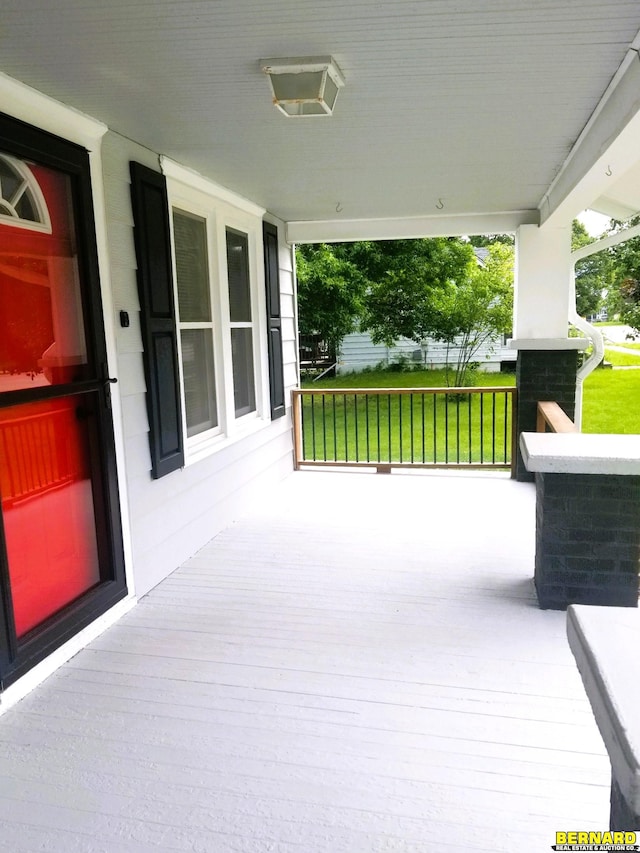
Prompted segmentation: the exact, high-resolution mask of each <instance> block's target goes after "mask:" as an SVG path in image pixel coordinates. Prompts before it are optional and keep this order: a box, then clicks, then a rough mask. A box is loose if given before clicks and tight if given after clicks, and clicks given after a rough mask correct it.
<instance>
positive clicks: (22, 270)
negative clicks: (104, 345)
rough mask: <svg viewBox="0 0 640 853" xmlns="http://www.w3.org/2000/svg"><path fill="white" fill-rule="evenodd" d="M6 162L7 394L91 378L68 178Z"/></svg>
mask: <svg viewBox="0 0 640 853" xmlns="http://www.w3.org/2000/svg"><path fill="white" fill-rule="evenodd" d="M15 162H16V163H17V161H15ZM0 163H2V169H0V393H2V392H4V391H16V390H20V389H24V388H29V389H32V388H36V387H40V386H47V385H58V384H65V383H68V382H76V381H79V380H84V379H87V378H89V371H88V366H87V347H86V341H85V334H84V316H83V306H82V299H81V293H80V277H79V268H78V252H77V240H76V223H75V221H74V216H73V207H72V199H71V188H70V182H69V178H68V176H67V175H64V174H62V173H61V172H57V171H54V170H52V169H48V168H45V167H44V166H39V165H34V164H26V163H21V164H20V169H21V172H20V174H19V175H18V177H16V173H15V169H14V174H13V176H12V175H11V170H10V168H9V165H10V161H9V159H8V158H7V156H6V155H4V154H3V153H2V151H0ZM12 168H13V167H12ZM19 178H21V179H22V184H19V183H18V179H19ZM37 199H40V200H41V201H40V202H39V208H41V209H38V210H36V207H37V206H38V205H36V201H37ZM28 220H33V222H30V223H28V222H27V221H28ZM29 225H30V226H31V227H28V226H29Z"/></svg>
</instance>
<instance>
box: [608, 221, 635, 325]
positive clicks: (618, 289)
mask: <svg viewBox="0 0 640 853" xmlns="http://www.w3.org/2000/svg"><path fill="white" fill-rule="evenodd" d="M638 224H640V217H639V216H637V217H635V218H634V219H632V220H630V221H629V222H627V223H624V224H623V223H621V222H614V223H613V227H612V228H611V231H610V233H612V234H616V233H618V232H620V231H623V230H625V229H627V228H630V227H632V226H633V225H638ZM611 256H612V266H613V274H612V275H611V288H610V290H611V293H610V296H609V298H608V303H609V305H610V307H611V311H612V313H619V314H620V319H621V320H622V321H623V322H625V323H628V324H629V325H630V326H631V327H632V328H634V329H635V330H636V331H640V237H632V238H631V239H630V240H627V241H625V242H624V243H619V244H618V245H617V246H614V248H613V249H612V250H611Z"/></svg>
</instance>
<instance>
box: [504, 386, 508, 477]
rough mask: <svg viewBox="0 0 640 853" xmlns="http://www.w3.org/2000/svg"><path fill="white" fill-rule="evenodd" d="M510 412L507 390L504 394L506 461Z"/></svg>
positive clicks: (505, 459) (505, 456) (505, 458)
mask: <svg viewBox="0 0 640 853" xmlns="http://www.w3.org/2000/svg"><path fill="white" fill-rule="evenodd" d="M508 413H509V407H508V406H507V392H506V391H505V394H504V457H503V459H504V461H505V462H506V461H507V435H508V432H509V430H508V427H507V417H508Z"/></svg>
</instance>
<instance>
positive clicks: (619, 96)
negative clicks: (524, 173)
mask: <svg viewBox="0 0 640 853" xmlns="http://www.w3.org/2000/svg"><path fill="white" fill-rule="evenodd" d="M639 48H640V34H639V35H638V36H636V38H635V39H634V41H633V43H632V44H631V46H630V48H629V50H628V51H627V53H626V55H625V58H624V60H623V61H622V63H621V65H620V68H619V69H618V71H617V73H616V74H615V76H614V77H613V79H612V80H611V83H610V84H609V86H608V87H607V89H606V91H605V93H604V94H603V96H602V98H601V99H600V102H599V104H598V106H597V107H596V109H595V110H594V112H593V114H592V116H591V118H590V119H589V121H588V122H587V124H586V125H585V127H584V129H583V131H582V133H581V134H580V136H579V137H578V139H577V141H576V143H575V145H574V146H573V148H572V150H571V152H570V154H569V156H568V157H567V159H566V160H565V162H564V165H563V167H562V169H561V170H560V172H559V173H558V175H557V177H556V178H555V180H554V182H553V183H552V184H551V186H550V188H549V190H548V191H547V193H546V194H545V196H544V197H543V199H542V201H541V202H540V205H539V209H540V225H541V226H547V225H548V226H550V227H554V226H556V225H561V224H564V223H565V222H570V221H571V220H572V219H573V218H574V217H575V216H576V215H577V214H578V213H579V212H580V211H581V210H584V209H585V208H588V207H590V206H591V205H592V204H593V202H594V201H595V200H596V199H598V198H599V197H600V196H606V194H607V189H608V188H609V187H611V186H612V185H613V184H615V183H616V182H617V181H618V180H619V179H620V178H621V177H622V176H623V175H624V174H625V172H627V171H628V170H629V169H630V168H632V167H633V166H634V165H636V164H637V163H638V160H639V159H640V55H639V53H638V50H639Z"/></svg>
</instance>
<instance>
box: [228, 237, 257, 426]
mask: <svg viewBox="0 0 640 853" xmlns="http://www.w3.org/2000/svg"><path fill="white" fill-rule="evenodd" d="M226 244H227V283H228V286H229V321H230V322H229V328H230V331H231V360H232V367H233V399H234V407H235V414H236V417H242V416H243V415H248V414H250V413H251V412H255V410H256V382H255V369H254V358H253V350H254V347H253V338H254V331H253V318H252V314H253V311H252V306H251V280H250V272H249V238H248V235H247V234H243V233H242V232H240V231H236V230H235V229H233V228H227V229H226Z"/></svg>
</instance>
